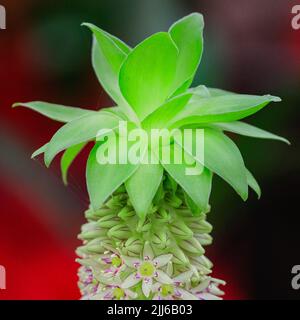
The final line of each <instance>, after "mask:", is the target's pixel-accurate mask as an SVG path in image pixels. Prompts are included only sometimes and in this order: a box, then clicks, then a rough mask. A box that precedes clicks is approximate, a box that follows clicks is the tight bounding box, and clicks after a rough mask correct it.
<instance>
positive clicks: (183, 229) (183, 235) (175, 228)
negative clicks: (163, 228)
mask: <svg viewBox="0 0 300 320" xmlns="http://www.w3.org/2000/svg"><path fill="white" fill-rule="evenodd" d="M170 231H171V232H172V233H173V234H174V236H175V237H178V238H180V239H189V238H190V237H192V236H193V231H192V230H191V229H190V228H189V227H188V226H187V225H186V224H185V223H184V222H183V221H182V220H180V219H177V220H175V221H173V222H172V224H171V225H170Z"/></svg>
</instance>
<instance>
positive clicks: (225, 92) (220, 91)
mask: <svg viewBox="0 0 300 320" xmlns="http://www.w3.org/2000/svg"><path fill="white" fill-rule="evenodd" d="M207 90H208V91H209V93H210V95H211V96H212V97H219V96H225V95H232V94H237V93H235V92H232V91H228V90H223V89H217V88H207Z"/></svg>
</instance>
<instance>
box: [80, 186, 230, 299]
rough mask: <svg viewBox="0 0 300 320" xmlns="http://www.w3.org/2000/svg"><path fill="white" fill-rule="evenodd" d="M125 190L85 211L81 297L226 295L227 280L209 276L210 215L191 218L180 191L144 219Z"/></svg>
mask: <svg viewBox="0 0 300 320" xmlns="http://www.w3.org/2000/svg"><path fill="white" fill-rule="evenodd" d="M123 191H124V190H122V189H121V190H119V191H117V192H116V193H115V194H114V195H113V197H111V199H109V200H108V201H107V202H106V204H105V205H104V206H103V207H102V208H101V209H100V210H97V211H94V210H92V209H90V210H88V211H87V212H86V217H87V219H88V221H89V222H88V223H87V224H86V225H84V226H83V228H82V232H81V234H80V235H79V238H80V239H82V240H83V246H81V247H79V248H78V249H77V254H78V255H79V257H80V258H79V259H78V262H79V263H80V264H81V267H80V269H79V287H80V290H81V293H82V299H88V300H120V299H127V300H128V299H151V300H156V299H158V300H212V299H221V296H222V295H223V291H221V290H220V289H219V285H224V284H225V283H224V281H221V280H218V279H215V278H212V277H211V276H210V273H211V268H212V263H211V262H210V261H209V260H208V259H207V258H206V257H205V256H204V252H205V250H204V248H203V246H204V245H207V244H210V243H211V237H210V235H209V234H208V233H209V232H210V231H211V226H210V224H208V223H207V222H206V215H205V214H202V215H201V216H197V217H194V216H192V214H191V212H190V210H189V209H188V208H187V207H186V206H185V204H184V202H183V201H182V200H181V197H180V193H179V194H176V195H174V194H173V195H172V196H171V195H170V194H168V195H166V194H165V196H164V202H163V205H161V206H160V207H159V208H158V207H153V208H152V212H150V213H149V214H148V217H147V219H146V220H145V221H142V220H140V219H139V218H138V217H137V216H136V214H135V212H134V210H133V208H132V207H131V205H130V203H129V200H128V195H127V194H126V193H125V192H123ZM160 203H161V204H162V202H160Z"/></svg>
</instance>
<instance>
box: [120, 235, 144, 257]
mask: <svg viewBox="0 0 300 320" xmlns="http://www.w3.org/2000/svg"><path fill="white" fill-rule="evenodd" d="M142 250H143V242H142V241H141V240H140V239H139V238H137V237H131V238H129V239H128V240H127V241H126V242H125V245H124V247H123V248H122V252H123V254H124V255H127V256H129V257H135V256H139V255H140V254H141V252H142Z"/></svg>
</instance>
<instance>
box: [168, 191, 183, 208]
mask: <svg viewBox="0 0 300 320" xmlns="http://www.w3.org/2000/svg"><path fill="white" fill-rule="evenodd" d="M166 200H167V202H168V204H169V205H170V206H171V207H173V208H179V207H180V206H181V205H182V200H181V199H180V198H178V197H177V196H175V195H174V194H173V195H171V196H170V197H167V199H166Z"/></svg>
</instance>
